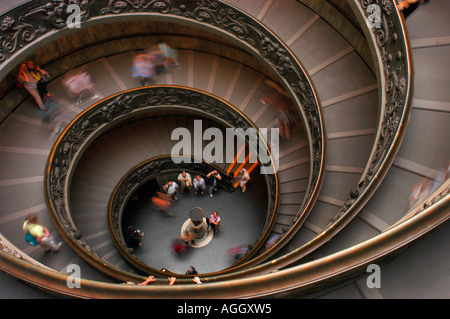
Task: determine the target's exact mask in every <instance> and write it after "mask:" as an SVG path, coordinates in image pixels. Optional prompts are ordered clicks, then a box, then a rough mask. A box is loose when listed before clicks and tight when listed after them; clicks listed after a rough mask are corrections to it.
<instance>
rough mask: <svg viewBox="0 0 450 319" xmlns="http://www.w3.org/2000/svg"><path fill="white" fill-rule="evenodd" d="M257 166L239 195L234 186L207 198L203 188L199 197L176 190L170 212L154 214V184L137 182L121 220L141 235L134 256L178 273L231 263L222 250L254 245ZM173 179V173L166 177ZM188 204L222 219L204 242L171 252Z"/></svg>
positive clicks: (262, 206) (262, 192)
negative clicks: (216, 213)
mask: <svg viewBox="0 0 450 319" xmlns="http://www.w3.org/2000/svg"><path fill="white" fill-rule="evenodd" d="M257 170H258V169H256V170H255V171H254V172H252V174H251V178H252V179H251V181H250V182H248V184H247V185H248V187H247V190H246V192H244V193H242V192H241V190H240V188H238V189H237V190H236V191H234V192H233V193H228V192H227V191H225V190H224V189H222V188H220V187H219V188H218V191H217V192H215V193H214V196H213V197H212V198H211V197H210V196H209V195H208V194H207V192H205V193H204V195H195V194H194V193H193V192H192V193H189V192H188V191H185V192H184V193H182V194H178V201H176V202H175V204H174V205H173V207H171V209H170V212H171V213H172V215H173V216H170V215H168V214H165V213H163V212H159V211H158V210H156V209H155V207H154V206H153V205H152V203H151V196H152V194H153V193H154V191H155V190H154V185H152V183H149V184H147V185H146V186H143V187H142V188H141V189H139V190H138V191H137V195H138V196H137V198H138V199H137V200H133V201H130V202H129V204H128V206H127V209H126V213H125V215H124V218H123V222H122V227H123V228H125V227H127V226H128V225H134V226H136V227H138V228H139V229H141V230H142V231H143V232H144V234H145V236H144V237H143V241H142V242H143V245H142V246H141V247H138V248H137V249H136V250H135V252H134V254H135V256H136V257H137V258H139V259H140V260H141V261H142V262H144V263H145V264H147V265H148V266H150V267H152V268H155V269H162V268H166V269H168V270H170V271H171V272H175V273H181V274H184V273H185V272H186V270H188V269H189V267H190V266H191V265H192V266H194V267H195V268H196V269H197V271H198V272H199V273H210V272H215V271H219V270H222V269H225V268H227V267H229V266H231V265H232V264H234V263H235V262H236V261H237V260H236V259H235V258H234V256H233V255H229V254H228V253H227V251H228V249H230V248H232V247H235V246H237V245H241V244H254V243H256V241H257V239H258V238H259V236H260V235H261V234H262V228H263V223H264V221H265V218H266V214H267V190H266V184H265V181H264V178H263V176H262V175H260V174H259V173H258V172H257ZM175 179H176V176H174V177H173V179H172V180H175ZM192 207H201V208H202V209H203V211H204V212H205V217H209V216H210V215H211V214H212V212H213V211H214V210H216V211H217V212H218V213H219V216H220V217H221V220H222V221H221V226H220V231H219V233H218V234H212V235H213V236H212V238H209V239H208V242H207V244H204V245H202V244H200V245H196V246H200V247H191V248H190V249H189V250H188V251H185V252H183V253H176V252H174V251H173V250H172V248H171V243H172V240H173V239H174V238H176V237H178V236H180V235H181V231H182V227H183V224H185V223H186V221H187V220H188V219H189V212H190V210H191V208H192Z"/></svg>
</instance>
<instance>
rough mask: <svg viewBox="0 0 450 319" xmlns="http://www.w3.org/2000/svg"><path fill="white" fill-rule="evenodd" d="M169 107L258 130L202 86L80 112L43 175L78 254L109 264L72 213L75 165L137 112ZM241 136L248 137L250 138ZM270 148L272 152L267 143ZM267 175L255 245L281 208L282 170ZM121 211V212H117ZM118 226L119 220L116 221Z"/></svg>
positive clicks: (134, 96)
mask: <svg viewBox="0 0 450 319" xmlns="http://www.w3.org/2000/svg"><path fill="white" fill-rule="evenodd" d="M165 110H166V111H183V112H190V113H193V114H197V116H201V117H207V118H210V119H213V120H215V121H216V122H218V123H220V124H221V125H224V126H225V127H233V128H242V129H243V130H244V131H248V130H249V129H254V130H255V132H256V128H255V127H254V126H253V124H252V123H251V122H250V121H249V120H248V119H247V118H246V117H245V116H244V115H243V114H242V113H241V112H240V111H239V110H237V109H236V108H234V107H233V106H232V105H230V104H229V103H227V102H225V101H224V100H222V99H219V98H217V97H215V96H213V95H211V94H208V93H205V92H202V91H199V90H195V89H190V88H186V87H179V86H168V85H166V86H150V87H143V88H137V89H131V90H128V91H124V92H121V93H118V94H116V95H114V96H111V97H109V98H105V99H103V100H101V101H100V102H97V103H96V104H94V105H93V106H91V107H89V108H88V109H86V110H85V111H84V112H82V113H81V114H80V115H78V116H77V117H76V118H75V119H74V120H73V121H72V122H71V123H70V124H69V126H68V127H67V128H66V129H65V130H64V132H63V133H62V134H61V136H60V137H59V138H58V140H57V141H56V143H55V145H54V147H53V150H52V151H51V153H50V156H49V159H48V162H47V167H46V174H45V180H44V184H45V195H46V200H47V205H48V207H49V210H50V213H51V215H52V216H53V220H54V222H55V225H56V226H57V228H58V229H59V230H60V231H61V232H62V233H63V234H64V236H63V238H65V239H66V241H68V242H70V243H71V245H72V248H73V249H75V250H76V251H77V253H79V254H80V255H82V256H84V257H85V258H86V260H87V261H88V262H91V263H92V264H94V265H95V266H97V267H99V268H102V269H104V268H105V262H106V261H104V260H102V258H101V257H100V256H98V255H97V254H96V253H95V251H93V250H92V249H91V247H90V246H89V245H88V244H87V243H86V242H85V241H84V240H83V238H82V234H81V232H79V231H78V229H77V227H76V225H75V223H74V222H73V220H72V216H71V212H70V204H69V198H68V196H69V193H70V191H69V189H70V181H71V176H72V174H73V172H74V170H75V167H76V164H77V162H78V160H79V159H80V158H81V156H82V155H83V152H84V150H85V149H86V148H87V147H88V146H89V145H90V143H92V142H93V141H94V140H95V139H96V138H97V137H98V136H100V135H101V134H103V133H105V132H106V131H108V130H110V129H112V128H114V127H115V126H117V125H119V124H120V123H123V122H126V121H128V120H131V119H132V118H133V117H135V116H137V115H142V114H144V113H145V114H147V113H148V114H151V112H156V111H159V112H161V111H165ZM241 138H242V140H245V138H246V137H245V136H242V137H241ZM261 139H262V137H261ZM266 147H267V146H266ZM265 152H268V151H267V148H266V150H265ZM256 154H258V156H260V155H261V154H259V153H256ZM188 155H191V154H188ZM265 155H266V156H267V155H268V156H269V157H270V158H271V162H270V163H267V162H266V161H264V163H266V164H269V165H272V166H275V163H274V161H273V159H272V157H271V155H270V153H269V154H268V153H266V154H265ZM154 163H156V162H154ZM190 165H193V164H190ZM260 166H261V165H260ZM264 178H265V180H266V184H267V187H268V214H267V215H268V217H267V222H266V224H265V225H264V227H263V228H264V232H263V234H262V236H261V238H260V239H259V242H258V243H257V244H256V245H255V248H259V247H260V246H262V244H263V241H264V240H265V239H266V237H267V236H268V235H269V232H268V230H270V228H271V227H272V226H273V223H274V220H275V218H276V211H277V207H278V180H277V174H276V173H275V174H265V175H264ZM126 186H127V187H128V186H130V185H126ZM116 213H118V211H116V212H115V213H114V214H116ZM114 225H116V226H117V225H118V224H117V221H116V222H115V223H114ZM110 269H115V267H111V268H110Z"/></svg>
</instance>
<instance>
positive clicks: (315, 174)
mask: <svg viewBox="0 0 450 319" xmlns="http://www.w3.org/2000/svg"><path fill="white" fill-rule="evenodd" d="M69 4H72V2H71V1H69V0H64V1H61V2H58V4H53V3H48V2H47V1H46V0H36V1H30V2H27V3H25V4H23V5H20V6H18V7H16V8H14V9H13V10H10V11H9V12H7V13H5V14H4V15H2V16H1V17H0V20H1V21H2V22H1V31H2V33H1V38H2V40H3V41H2V43H1V45H2V46H1V47H0V70H1V71H2V72H0V80H1V79H3V77H4V76H5V75H6V74H7V73H8V72H10V71H11V70H13V68H14V67H15V66H16V65H17V64H19V62H21V61H22V60H23V59H24V57H26V56H28V55H30V54H31V52H32V51H33V49H34V48H37V47H39V46H43V45H45V44H46V43H49V42H50V41H51V39H52V37H54V38H59V37H61V36H63V35H64V34H67V33H71V32H76V30H77V26H80V27H88V26H93V25H98V24H101V23H110V22H114V21H120V20H121V19H123V18H130V17H131V16H132V17H133V18H135V19H144V20H145V19H148V20H154V21H160V20H166V21H172V22H177V23H181V24H189V25H190V26H192V27H199V28H202V29H205V30H208V31H210V32H211V33H212V34H217V33H219V34H220V35H221V36H224V37H227V38H228V40H229V41H231V42H232V43H238V44H239V45H240V46H241V47H243V48H245V49H246V50H247V51H248V52H249V53H250V54H252V55H253V56H254V57H255V58H257V59H259V60H260V61H261V62H262V63H264V64H265V65H267V67H268V69H269V70H271V71H272V72H273V74H274V77H275V78H277V79H278V80H279V81H280V83H281V84H282V86H284V88H285V89H286V90H287V92H289V94H290V95H291V96H292V99H293V102H294V105H295V108H296V111H297V112H298V113H299V114H300V116H299V118H300V119H301V120H302V121H303V124H304V125H303V126H304V128H305V131H306V136H307V138H308V147H309V157H310V160H309V163H310V164H309V165H310V178H309V180H308V185H307V190H306V193H305V196H304V199H303V203H302V205H301V207H300V208H299V210H298V212H297V215H296V218H295V223H294V224H293V225H292V227H291V231H289V232H287V233H285V234H283V236H284V237H283V238H281V239H280V240H279V241H278V242H277V243H276V244H274V245H273V246H272V247H271V248H270V249H269V250H268V251H266V252H264V253H263V254H262V255H260V256H258V257H257V260H258V262H260V261H262V260H266V259H267V258H269V257H270V256H271V255H272V254H274V253H275V252H276V251H277V250H278V249H280V247H282V246H284V245H286V244H287V243H288V242H289V239H290V238H291V237H292V236H293V235H294V234H295V233H296V232H297V230H298V229H299V228H300V227H301V225H302V224H303V222H304V220H305V219H306V217H307V216H308V215H309V213H310V212H311V210H312V208H313V206H314V204H315V201H316V199H317V196H318V191H319V190H320V188H321V185H322V181H323V175H324V165H325V140H326V138H325V133H324V132H325V131H324V124H323V117H322V111H321V109H320V107H319V102H318V97H317V94H316V92H315V90H314V87H313V85H312V82H311V80H310V78H309V76H308V74H307V72H306V71H305V69H304V68H303V66H302V65H301V63H300V62H299V61H298V60H297V58H296V57H295V55H294V54H293V53H292V52H291V51H290V50H289V48H288V47H287V46H286V45H285V44H284V43H283V42H282V41H281V40H280V39H279V38H278V37H277V36H276V35H275V34H273V33H272V32H271V31H270V30H269V29H267V28H266V27H265V26H264V25H263V24H262V23H260V22H259V21H258V20H256V19H255V18H253V17H251V16H250V15H248V14H247V13H245V12H243V11H241V10H239V9H237V8H235V7H233V6H231V5H229V4H227V3H224V2H221V1H213V0H207V1H200V0H196V1H188V2H179V1H173V0H160V1H155V0H147V1H139V2H135V1H119V0H111V1H106V0H98V1H93V0H88V1H83V2H81V3H79V4H77V5H78V9H79V15H78V18H79V19H78V21H77V20H74V19H73V16H72V15H71V14H72V12H73V11H70V10H68V6H69ZM72 22H75V24H70V23H72ZM77 23H79V24H77ZM255 262H256V260H255Z"/></svg>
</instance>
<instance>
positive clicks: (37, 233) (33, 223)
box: [22, 213, 62, 252]
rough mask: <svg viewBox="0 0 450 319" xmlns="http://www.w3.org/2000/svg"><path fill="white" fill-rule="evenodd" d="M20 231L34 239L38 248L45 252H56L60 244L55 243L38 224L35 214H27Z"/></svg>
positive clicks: (47, 232) (45, 229) (44, 228)
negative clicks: (27, 233)
mask: <svg viewBox="0 0 450 319" xmlns="http://www.w3.org/2000/svg"><path fill="white" fill-rule="evenodd" d="M22 229H23V231H24V233H26V232H27V231H28V232H29V233H30V234H31V235H32V236H33V237H34V238H35V239H36V241H37V243H38V245H39V246H41V247H42V248H44V250H45V251H50V250H51V251H54V252H58V251H59V248H60V247H61V245H62V243H61V242H59V243H55V241H54V239H53V237H52V236H50V233H49V231H48V229H47V228H46V227H45V226H43V225H41V224H39V223H38V217H37V215H36V214H34V213H31V214H28V215H27V217H26V219H25V222H24V223H23V226H22Z"/></svg>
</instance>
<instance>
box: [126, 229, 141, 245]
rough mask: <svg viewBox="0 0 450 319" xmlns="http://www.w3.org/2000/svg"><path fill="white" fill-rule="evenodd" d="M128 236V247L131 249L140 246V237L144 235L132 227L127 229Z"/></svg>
mask: <svg viewBox="0 0 450 319" xmlns="http://www.w3.org/2000/svg"><path fill="white" fill-rule="evenodd" d="M128 235H129V236H130V246H131V247H133V248H136V247H139V246H142V241H141V240H142V237H144V233H143V232H142V231H141V230H139V229H138V228H136V227H134V226H129V227H128Z"/></svg>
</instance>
